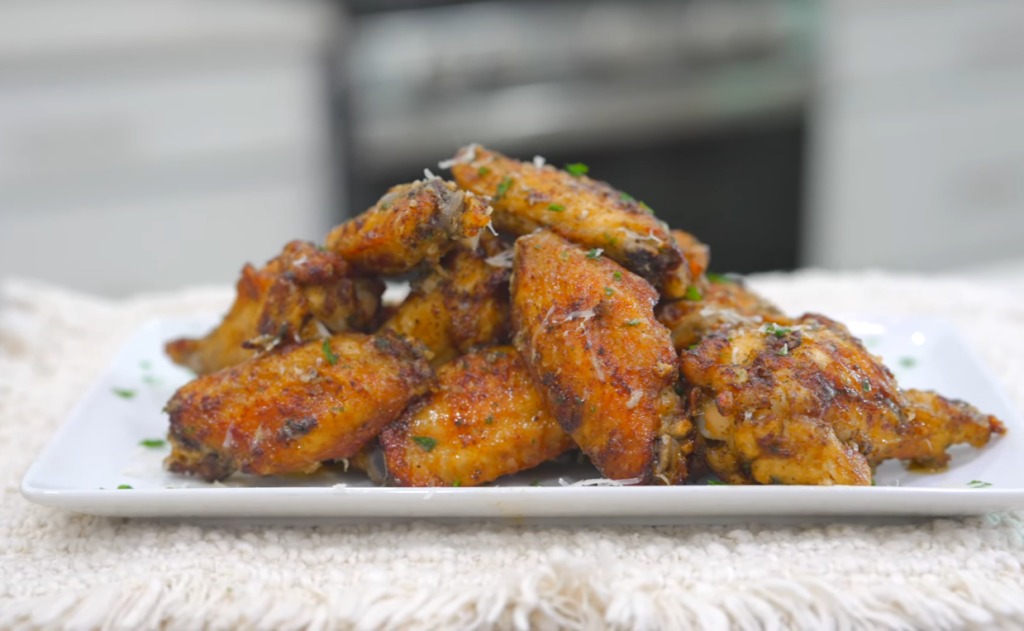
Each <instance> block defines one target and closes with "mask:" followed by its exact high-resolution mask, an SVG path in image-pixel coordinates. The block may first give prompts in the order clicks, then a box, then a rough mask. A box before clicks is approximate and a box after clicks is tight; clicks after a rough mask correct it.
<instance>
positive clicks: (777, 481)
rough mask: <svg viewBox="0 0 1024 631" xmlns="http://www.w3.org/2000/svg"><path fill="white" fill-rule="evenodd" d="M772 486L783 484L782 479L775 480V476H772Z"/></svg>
mask: <svg viewBox="0 0 1024 631" xmlns="http://www.w3.org/2000/svg"><path fill="white" fill-rule="evenodd" d="M772 484H783V482H782V478H777V477H775V476H774V475H773V476H772Z"/></svg>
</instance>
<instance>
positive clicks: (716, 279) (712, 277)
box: [706, 272, 736, 285]
mask: <svg viewBox="0 0 1024 631" xmlns="http://www.w3.org/2000/svg"><path fill="white" fill-rule="evenodd" d="M706 276H707V277H708V280H709V281H711V282H712V283H716V284H719V285H721V284H730V285H731V284H735V282H736V281H734V280H733V279H731V278H729V277H728V276H726V275H725V274H715V273H714V272H708V273H707V274H706Z"/></svg>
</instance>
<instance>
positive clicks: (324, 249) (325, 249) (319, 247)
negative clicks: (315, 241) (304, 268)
mask: <svg viewBox="0 0 1024 631" xmlns="http://www.w3.org/2000/svg"><path fill="white" fill-rule="evenodd" d="M384 210H387V209H386V208H385V209H384ZM316 249H317V250H319V251H321V252H330V250H328V249H327V246H325V245H318V246H316Z"/></svg>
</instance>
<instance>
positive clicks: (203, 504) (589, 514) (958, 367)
mask: <svg viewBox="0 0 1024 631" xmlns="http://www.w3.org/2000/svg"><path fill="white" fill-rule="evenodd" d="M215 321H216V319H214V318H196V319H178V320H164V321H155V322H151V323H149V324H148V325H147V326H145V327H144V328H142V329H141V330H140V331H139V332H138V334H136V335H135V337H134V338H132V340H131V341H130V342H128V344H127V345H126V346H125V347H124V348H123V349H122V350H121V352H120V354H119V355H118V356H117V359H116V360H115V362H114V365H113V366H111V368H110V369H109V370H107V372H106V373H104V374H103V376H102V377H101V378H100V379H99V381H98V382H97V383H96V385H95V386H94V387H93V388H92V390H91V391H90V392H89V393H88V394H86V396H85V397H84V398H83V399H82V401H81V402H80V403H79V405H78V406H77V407H76V408H75V410H74V411H73V412H72V413H71V416H70V417H69V418H68V419H67V421H66V422H65V424H64V426H63V427H62V428H61V430H60V431H59V432H58V433H57V434H56V435H55V436H54V437H53V439H52V440H51V441H50V443H49V445H47V447H46V449H45V450H44V451H43V452H42V454H41V455H40V456H39V458H38V459H37V460H36V462H35V464H34V465H33V466H32V468H31V469H30V470H29V472H28V474H26V476H25V479H24V480H23V482H22V487H21V492H22V494H23V495H24V496H25V497H26V498H27V499H29V500H30V501H32V502H37V503H39V504H45V505H48V506H56V507H60V508H64V509H67V510H72V511H77V512H82V513H89V514H95V515H119V516H127V517H175V518H181V517H216V518H247V519H253V518H268V519H276V518H290V519H293V518H320V519H322V518H345V519H365V518H389V519H394V518H402V519H409V518H456V519H458V518H486V519H508V520H513V521H520V520H524V519H526V520H532V519H540V520H550V519H555V520H558V519H564V520H573V519H579V518H588V519H590V520H591V523H621V522H622V521H623V520H625V521H630V522H633V523H652V524H653V523H666V522H670V521H672V520H685V519H690V518H705V517H763V516H807V517H810V516H832V515H835V516H839V515H842V516H864V515H902V516H910V515H917V516H920V515H966V514H979V513H985V512H991V511H997V510H1005V509H1011V508H1022V507H1024V467H1021V466H1019V459H1020V458H1021V456H1022V455H1024V422H1022V421H1021V415H1020V414H1019V413H1018V411H1017V410H1016V409H1015V408H1014V406H1013V404H1012V403H1011V402H1010V400H1009V398H1008V397H1007V396H1006V395H1005V393H1004V392H1003V391H1002V390H1001V389H1000V388H999V386H998V385H997V384H996V383H995V380H994V379H993V377H992V375H991V374H990V373H989V372H988V370H987V369H986V368H985V367H984V366H983V365H982V364H981V362H980V361H979V360H978V359H977V358H976V357H975V355H974V354H973V353H972V352H971V351H970V349H969V348H968V346H967V345H966V344H965V343H964V342H963V340H962V339H961V337H960V336H959V335H958V334H957V332H956V330H955V328H954V327H953V326H952V325H950V324H948V323H945V322H943V321H938V320H927V319H918V318H902V319H888V320H881V319H877V318H876V319H871V320H860V319H854V318H847V319H846V322H847V324H849V325H850V327H851V329H852V330H853V332H854V333H855V334H856V335H858V336H860V337H861V338H862V339H863V340H864V341H865V344H867V346H868V348H869V349H870V350H871V351H872V352H874V353H875V354H878V355H881V356H882V357H883V358H884V359H885V360H886V361H887V364H888V365H889V366H890V367H891V368H892V370H893V371H894V372H895V373H896V376H897V378H898V379H899V382H900V384H901V385H902V386H904V387H913V388H930V389H935V390H937V391H939V392H941V393H943V394H944V395H946V396H948V397H956V398H961V399H964V400H966V401H970V402H971V403H973V404H974V405H976V406H977V407H978V408H980V409H981V410H982V411H984V412H987V413H990V414H995V415H996V416H998V417H999V418H1000V419H1002V420H1003V422H1005V423H1006V425H1007V427H1008V429H1009V432H1008V433H1007V435H1006V436H1003V437H1001V438H997V439H995V440H993V442H992V444H990V445H989V446H988V447H986V448H985V449H983V450H980V451H978V450H974V449H971V448H969V447H959V448H954V451H953V452H952V453H955V455H954V458H953V461H952V464H951V466H950V467H949V469H948V470H947V471H945V472H943V473H939V474H931V475H924V474H917V473H912V472H909V471H906V470H905V469H904V468H902V467H901V466H900V465H899V464H898V463H886V464H885V465H883V466H882V467H880V468H879V470H878V472H877V475H876V478H875V479H876V483H877V486H874V487H800V486H735V487H730V486H717V485H715V486H708V485H702V484H697V485H687V486H679V487H567V486H563V485H562V483H563V482H573V481H577V480H582V479H588V478H596V477H599V475H598V473H597V472H596V471H595V470H594V469H593V468H592V467H590V466H589V465H579V464H572V463H569V464H566V463H563V464H554V463H549V464H546V465H544V466H542V467H539V468H537V469H534V470H532V471H527V472H524V473H521V474H518V475H515V476H510V477H507V478H504V479H502V480H499V481H498V483H496V484H495V485H493V486H486V487H478V488H444V489H400V488H380V487H376V486H374V485H373V484H372V483H371V482H370V481H369V480H368V479H367V478H366V477H365V476H363V475H362V474H358V473H344V472H341V471H336V470H324V471H322V472H321V473H318V474H316V475H313V476H284V477H277V478H256V477H251V476H235V477H233V478H231V479H230V480H228V481H227V482H225V483H224V484H205V483H203V482H200V481H197V480H195V479H191V478H184V477H180V476H175V475H172V474H170V473H167V472H166V471H164V470H163V468H162V466H161V462H162V460H163V458H164V457H165V456H166V455H167V453H168V449H169V448H168V447H166V446H163V447H159V448H146V447H143V446H141V444H140V443H141V441H143V440H147V439H162V438H163V437H164V436H165V434H166V431H167V417H166V415H165V414H164V413H163V412H162V409H163V406H164V404H165V402H166V401H167V400H168V398H170V396H171V394H172V393H173V392H174V390H175V389H176V388H177V387H178V386H180V385H182V384H183V383H185V382H186V381H187V380H188V378H189V374H188V373H187V372H185V371H183V370H181V369H180V368H178V367H176V366H174V365H173V364H171V363H170V362H169V361H168V360H167V359H166V358H165V357H164V355H163V343H164V342H165V341H166V340H168V339H171V338H175V337H180V336H182V335H197V334H201V333H204V332H205V331H207V330H208V329H209V328H210V327H211V326H212V325H213V324H214V323H215ZM118 391H120V392H121V394H118V393H117V392H118ZM129 393H131V395H130V396H129ZM974 480H978V481H981V482H984V483H987V484H989V485H991V486H984V487H983V488H976V486H971V485H970V483H971V482H972V481H974ZM122 485H128V486H131V489H119V488H118V487H119V486H122Z"/></svg>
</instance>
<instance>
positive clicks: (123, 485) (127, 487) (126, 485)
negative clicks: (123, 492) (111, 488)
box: [117, 484, 132, 489]
mask: <svg viewBox="0 0 1024 631" xmlns="http://www.w3.org/2000/svg"><path fill="white" fill-rule="evenodd" d="M117 488H119V489H130V488H132V486H131V485H130V484H118V485H117Z"/></svg>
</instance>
